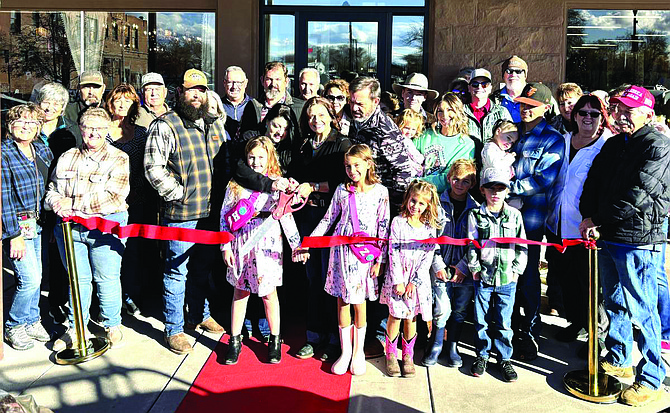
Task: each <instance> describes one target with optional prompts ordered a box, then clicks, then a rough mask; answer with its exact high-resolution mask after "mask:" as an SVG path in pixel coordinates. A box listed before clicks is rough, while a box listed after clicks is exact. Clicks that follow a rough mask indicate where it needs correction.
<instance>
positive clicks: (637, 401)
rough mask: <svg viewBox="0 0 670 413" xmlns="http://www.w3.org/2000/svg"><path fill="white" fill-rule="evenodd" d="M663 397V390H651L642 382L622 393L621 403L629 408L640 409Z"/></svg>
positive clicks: (634, 384)
mask: <svg viewBox="0 0 670 413" xmlns="http://www.w3.org/2000/svg"><path fill="white" fill-rule="evenodd" d="M661 396H663V390H661V389H656V390H654V389H650V388H649V387H647V386H645V385H643V384H642V383H640V382H637V381H636V382H635V383H633V385H632V386H630V387H629V388H627V389H626V390H624V391H622V392H621V396H619V399H620V400H621V403H623V404H627V405H629V406H634V407H640V406H644V405H647V404H649V403H651V402H655V401H656V400H658V399H660V398H661Z"/></svg>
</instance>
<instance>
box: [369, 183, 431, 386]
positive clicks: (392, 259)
mask: <svg viewBox="0 0 670 413" xmlns="http://www.w3.org/2000/svg"><path fill="white" fill-rule="evenodd" d="M439 208H440V203H439V197H438V195H437V190H436V189H435V186H434V185H432V184H430V183H428V182H423V181H414V182H413V183H412V184H411V185H410V186H409V188H408V189H407V192H405V198H404V200H403V203H402V206H401V207H400V215H399V216H397V217H395V218H393V222H392V223H391V239H390V243H391V247H390V249H389V268H388V272H387V273H386V280H385V282H384V287H383V288H382V295H381V303H382V304H387V305H388V307H389V318H388V323H387V324H386V373H387V374H388V375H389V376H391V377H394V376H399V375H400V366H399V365H398V337H399V336H400V323H401V322H403V324H404V331H403V333H404V334H403V338H402V361H403V372H402V375H403V376H404V377H413V376H414V375H415V374H416V372H415V368H414V360H413V357H414V342H415V341H416V316H417V314H421V317H422V318H423V320H424V321H430V320H432V317H433V299H432V298H433V297H432V287H431V281H430V274H429V269H430V265H431V263H432V262H433V254H434V253H435V249H436V245H435V244H423V243H419V242H412V240H421V239H426V238H434V237H435V236H436V233H437V228H438V223H437V222H438V211H439Z"/></svg>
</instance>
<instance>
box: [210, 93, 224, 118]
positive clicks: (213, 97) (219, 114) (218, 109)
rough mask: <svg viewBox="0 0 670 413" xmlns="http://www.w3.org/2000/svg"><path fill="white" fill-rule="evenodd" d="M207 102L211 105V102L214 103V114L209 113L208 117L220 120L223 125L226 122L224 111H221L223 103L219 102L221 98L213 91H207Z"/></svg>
mask: <svg viewBox="0 0 670 413" xmlns="http://www.w3.org/2000/svg"><path fill="white" fill-rule="evenodd" d="M207 100H208V101H209V102H210V103H211V102H212V100H213V101H215V102H216V113H211V112H209V114H210V115H212V116H216V117H217V118H219V119H221V120H222V121H223V122H224V123H225V122H226V111H225V110H224V109H223V102H222V101H221V96H219V94H218V93H216V92H215V91H213V90H211V89H210V90H208V91H207Z"/></svg>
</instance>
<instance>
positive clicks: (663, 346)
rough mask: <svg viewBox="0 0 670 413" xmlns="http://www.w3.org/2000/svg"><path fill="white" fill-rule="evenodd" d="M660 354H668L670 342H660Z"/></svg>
mask: <svg viewBox="0 0 670 413" xmlns="http://www.w3.org/2000/svg"><path fill="white" fill-rule="evenodd" d="M661 353H663V354H668V353H670V340H661Z"/></svg>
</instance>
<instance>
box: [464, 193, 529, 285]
mask: <svg viewBox="0 0 670 413" xmlns="http://www.w3.org/2000/svg"><path fill="white" fill-rule="evenodd" d="M500 237H517V238H526V232H525V231H524V227H523V219H522V217H521V213H520V212H519V211H518V210H517V209H516V208H512V207H510V206H509V205H507V204H505V205H504V206H503V209H502V211H500V213H499V214H498V216H497V217H496V216H495V215H493V214H492V213H491V212H489V210H488V208H487V207H486V204H485V203H484V204H482V205H481V206H480V207H479V208H473V209H471V210H470V213H469V215H468V238H470V239H475V240H477V241H478V242H479V244H480V245H483V244H484V241H486V240H489V239H491V238H500ZM467 260H468V267H469V268H470V272H471V273H472V274H473V278H474V276H475V275H476V274H477V273H479V279H480V280H481V281H482V282H483V283H485V284H487V285H495V286H500V285H507V284H509V283H511V282H515V281H516V280H517V279H518V278H519V275H520V274H522V273H523V271H524V270H525V269H526V262H527V261H528V247H527V246H526V245H524V244H496V243H495V242H487V243H486V246H484V248H482V249H479V248H477V247H475V246H474V245H472V244H470V245H469V246H468V255H467Z"/></svg>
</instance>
